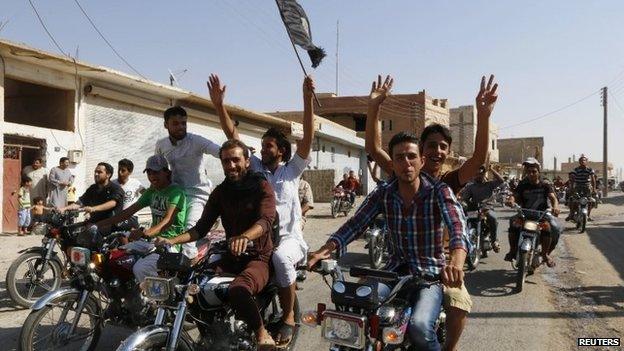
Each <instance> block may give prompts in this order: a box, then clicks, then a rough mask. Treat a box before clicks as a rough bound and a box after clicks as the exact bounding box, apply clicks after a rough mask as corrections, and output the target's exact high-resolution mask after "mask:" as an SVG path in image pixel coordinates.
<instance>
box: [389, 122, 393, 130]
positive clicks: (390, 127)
mask: <svg viewBox="0 0 624 351" xmlns="http://www.w3.org/2000/svg"><path fill="white" fill-rule="evenodd" d="M388 123H389V125H388V130H392V120H389V121H388Z"/></svg>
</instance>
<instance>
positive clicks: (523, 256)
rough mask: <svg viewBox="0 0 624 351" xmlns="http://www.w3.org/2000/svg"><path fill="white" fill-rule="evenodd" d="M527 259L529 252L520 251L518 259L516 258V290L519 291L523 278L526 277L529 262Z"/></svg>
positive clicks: (522, 285) (522, 286) (522, 284)
mask: <svg viewBox="0 0 624 351" xmlns="http://www.w3.org/2000/svg"><path fill="white" fill-rule="evenodd" d="M528 260H529V253H528V252H521V253H520V259H519V260H518V268H517V269H518V271H517V274H516V292H521V291H522V288H524V280H525V279H526V276H527V272H528V268H529V264H530V262H528Z"/></svg>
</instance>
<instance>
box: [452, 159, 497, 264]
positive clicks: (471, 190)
mask: <svg viewBox="0 0 624 351" xmlns="http://www.w3.org/2000/svg"><path fill="white" fill-rule="evenodd" d="M490 172H492V174H493V175H494V180H490V181H488V180H487V171H486V169H485V167H484V166H481V167H480V168H479V174H478V175H477V176H476V177H475V180H474V182H472V183H469V184H468V185H466V187H464V189H463V190H462V191H461V192H460V194H459V196H458V197H459V198H461V200H463V201H466V203H467V204H468V211H476V210H478V209H479V204H480V203H481V202H483V201H485V200H487V199H489V198H490V197H492V194H493V193H494V189H496V188H497V187H499V186H500V185H501V184H503V182H504V181H503V177H501V175H500V174H498V172H496V171H495V170H494V169H493V168H492V167H490ZM486 216H487V225H488V228H489V232H490V239H491V240H492V250H494V252H499V251H500V245H499V243H498V238H497V234H496V233H497V229H498V221H497V220H496V213H494V209H493V208H490V209H488V210H487V212H486Z"/></svg>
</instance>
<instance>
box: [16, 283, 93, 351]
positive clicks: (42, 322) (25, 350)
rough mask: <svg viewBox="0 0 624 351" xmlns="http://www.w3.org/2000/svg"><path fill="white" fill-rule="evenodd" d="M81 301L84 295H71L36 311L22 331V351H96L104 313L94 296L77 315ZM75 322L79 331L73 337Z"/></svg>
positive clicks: (61, 297) (32, 313) (29, 317)
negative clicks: (102, 313)
mask: <svg viewBox="0 0 624 351" xmlns="http://www.w3.org/2000/svg"><path fill="white" fill-rule="evenodd" d="M79 300H80V293H75V292H74V293H68V294H65V295H61V296H59V297H58V298H56V299H55V300H52V301H51V303H50V304H48V305H47V306H45V307H44V308H42V309H40V310H37V311H32V312H31V313H30V314H29V315H28V318H26V321H25V322H24V326H23V327H22V331H21V333H20V339H19V350H22V351H34V350H63V351H65V350H80V351H91V350H94V349H95V346H96V345H97V342H98V340H99V338H100V334H101V332H102V323H101V320H100V319H101V318H102V316H101V315H100V314H101V311H100V309H99V307H98V304H97V302H96V300H95V299H94V298H92V296H89V297H88V298H87V300H86V301H85V304H84V307H83V309H82V311H76V308H77V306H78V303H79ZM78 314H79V316H78ZM77 316H78V320H77V321H76V320H75V319H76V317H77ZM74 322H76V327H75V329H74V331H73V333H71V334H70V329H71V327H72V324H73V323H74Z"/></svg>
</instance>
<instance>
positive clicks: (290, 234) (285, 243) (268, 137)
mask: <svg viewBox="0 0 624 351" xmlns="http://www.w3.org/2000/svg"><path fill="white" fill-rule="evenodd" d="M208 88H209V91H210V99H211V100H212V102H213V104H214V105H215V108H216V110H217V113H218V114H219V119H220V121H221V127H222V128H223V131H224V133H225V135H226V136H227V137H228V139H236V140H239V136H238V131H237V130H236V127H235V126H234V123H233V122H232V119H231V118H230V116H229V114H228V112H227V110H226V109H225V107H224V105H223V97H224V94H225V86H224V87H223V88H222V87H221V83H220V81H219V77H218V76H216V75H214V74H213V75H211V76H210V81H209V82H208ZM313 96H314V82H313V80H312V78H311V77H309V76H308V77H305V80H304V82H303V139H302V140H301V141H299V142H298V143H297V152H296V154H295V155H294V156H293V157H292V158H291V157H290V155H291V147H290V142H289V141H288V139H286V136H285V135H284V134H283V133H282V132H280V131H279V130H277V129H275V128H271V129H269V130H267V131H266V133H264V135H263V136H262V150H261V155H262V159H259V158H258V157H257V156H255V155H254V156H251V169H253V170H254V171H256V172H260V173H262V174H263V175H264V176H265V177H266V178H267V180H268V181H269V183H270V184H271V186H273V189H274V191H275V198H276V201H277V213H278V221H279V242H278V243H276V245H277V248H276V250H275V252H274V253H273V257H272V262H273V268H274V270H275V278H276V280H277V285H278V286H279V288H280V289H279V298H280V304H281V307H282V311H284V313H283V315H282V320H281V323H280V324H279V325H276V326H272V327H275V330H276V336H277V338H278V340H277V343H278V345H279V346H280V347H285V346H286V345H288V344H289V343H290V341H291V340H292V335H293V332H294V328H295V313H294V306H295V298H296V278H297V271H296V269H295V268H296V265H297V263H298V262H300V261H303V260H305V257H306V253H307V251H308V245H307V244H306V242H305V241H304V240H303V231H302V230H301V224H302V223H301V222H302V219H301V204H300V203H299V179H300V177H301V175H302V174H303V171H304V170H305V169H306V167H307V166H308V165H309V164H310V161H311V158H310V148H311V146H312V140H313V138H314V105H313Z"/></svg>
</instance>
